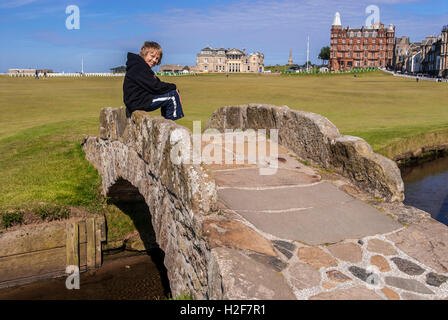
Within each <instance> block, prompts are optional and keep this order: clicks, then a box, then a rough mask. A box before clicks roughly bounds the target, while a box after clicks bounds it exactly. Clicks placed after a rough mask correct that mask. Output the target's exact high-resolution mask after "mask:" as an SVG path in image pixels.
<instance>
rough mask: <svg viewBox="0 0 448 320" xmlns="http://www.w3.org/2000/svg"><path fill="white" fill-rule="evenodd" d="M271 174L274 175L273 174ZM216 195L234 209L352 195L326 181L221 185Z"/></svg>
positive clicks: (320, 203) (314, 203) (318, 203)
mask: <svg viewBox="0 0 448 320" xmlns="http://www.w3.org/2000/svg"><path fill="white" fill-rule="evenodd" d="M271 177H272V179H273V176H271ZM260 187H263V186H260ZM218 196H219V199H221V200H222V201H223V202H224V203H225V204H226V205H227V206H228V207H229V208H230V209H232V210H236V211H242V210H243V211H247V210H248V211H266V210H268V211H269V210H271V211H272V210H291V209H306V208H313V207H328V206H333V205H335V204H338V203H343V202H347V201H351V200H353V199H354V198H353V197H351V196H349V195H347V194H346V193H344V192H342V191H340V190H338V188H337V187H336V186H334V185H332V184H331V183H328V182H322V183H319V184H315V185H312V186H309V187H300V186H294V187H287V188H275V189H269V188H268V189H266V190H244V189H243V190H241V189H238V188H232V189H221V190H218ZM366 206H367V205H366Z"/></svg>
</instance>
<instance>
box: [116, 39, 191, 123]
mask: <svg viewBox="0 0 448 320" xmlns="http://www.w3.org/2000/svg"><path fill="white" fill-rule="evenodd" d="M162 55H163V52H162V48H161V47H160V45H159V44H158V43H157V42H149V41H147V42H145V43H144V44H143V46H142V48H141V50H140V54H139V55H136V54H134V53H131V52H128V61H127V62H126V76H125V78H124V83H123V100H124V104H125V105H126V108H127V109H128V111H129V113H132V112H134V111H135V110H144V111H154V110H156V109H158V108H161V113H162V116H163V117H164V118H166V119H171V120H177V119H180V118H182V117H183V116H184V114H183V111H182V102H181V98H180V95H179V91H178V90H177V89H176V85H175V84H173V83H167V82H162V81H160V79H159V78H157V77H156V75H155V74H154V71H152V69H151V68H152V67H153V66H155V65H159V64H160V62H161V61H162Z"/></svg>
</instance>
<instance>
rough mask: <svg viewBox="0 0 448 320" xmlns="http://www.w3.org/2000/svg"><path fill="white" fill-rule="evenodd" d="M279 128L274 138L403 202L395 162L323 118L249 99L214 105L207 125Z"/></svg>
mask: <svg viewBox="0 0 448 320" xmlns="http://www.w3.org/2000/svg"><path fill="white" fill-rule="evenodd" d="M210 128H213V129H218V130H220V131H224V130H225V129H233V130H235V129H242V130H247V129H254V130H257V129H266V130H269V129H278V130H279V131H278V143H279V144H280V145H282V146H284V147H285V148H288V149H290V150H292V151H293V152H295V153H296V154H297V155H298V156H300V157H301V158H303V159H304V160H307V161H310V162H312V163H313V164H315V165H318V166H320V167H323V168H325V169H329V170H335V171H336V172H337V173H340V174H342V175H344V176H345V177H347V178H349V179H350V180H351V181H352V182H353V183H354V184H356V185H357V186H359V187H360V188H361V189H363V190H365V191H367V192H369V193H370V194H372V195H373V196H374V197H377V198H381V199H383V200H386V201H391V202H393V201H403V200H404V184H403V180H402V179H401V174H400V170H399V169H398V167H397V165H396V163H395V162H394V161H392V160H390V159H388V158H386V157H384V156H381V155H379V154H376V153H374V152H373V151H372V148H371V146H370V145H369V144H368V143H367V142H366V141H365V140H363V139H361V138H358V137H352V136H344V135H341V134H340V133H339V130H338V129H337V128H336V126H335V125H334V124H333V123H331V122H330V121H329V120H328V119H327V118H325V117H323V116H320V115H318V114H314V113H311V112H304V111H297V110H291V109H289V108H288V107H287V106H274V105H267V104H249V105H241V106H225V107H222V108H220V109H218V110H216V111H215V112H214V113H213V115H212V117H211V118H210V120H209V121H208V122H207V124H206V126H205V129H210Z"/></svg>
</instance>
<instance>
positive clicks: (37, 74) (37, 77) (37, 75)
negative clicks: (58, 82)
mask: <svg viewBox="0 0 448 320" xmlns="http://www.w3.org/2000/svg"><path fill="white" fill-rule="evenodd" d="M35 77H36V79H39V72H37V70H36V74H35Z"/></svg>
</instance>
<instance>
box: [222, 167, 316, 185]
mask: <svg viewBox="0 0 448 320" xmlns="http://www.w3.org/2000/svg"><path fill="white" fill-rule="evenodd" d="M213 177H214V178H215V180H216V183H217V185H218V186H219V187H239V188H243V187H259V186H264V187H269V186H270V187H272V186H293V185H310V184H313V183H316V182H319V181H320V177H319V176H317V175H314V176H313V175H309V174H305V173H303V172H299V171H297V170H288V169H278V170H277V172H276V174H274V175H260V174H259V169H258V168H249V169H243V170H241V169H240V170H228V171H215V172H213Z"/></svg>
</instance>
